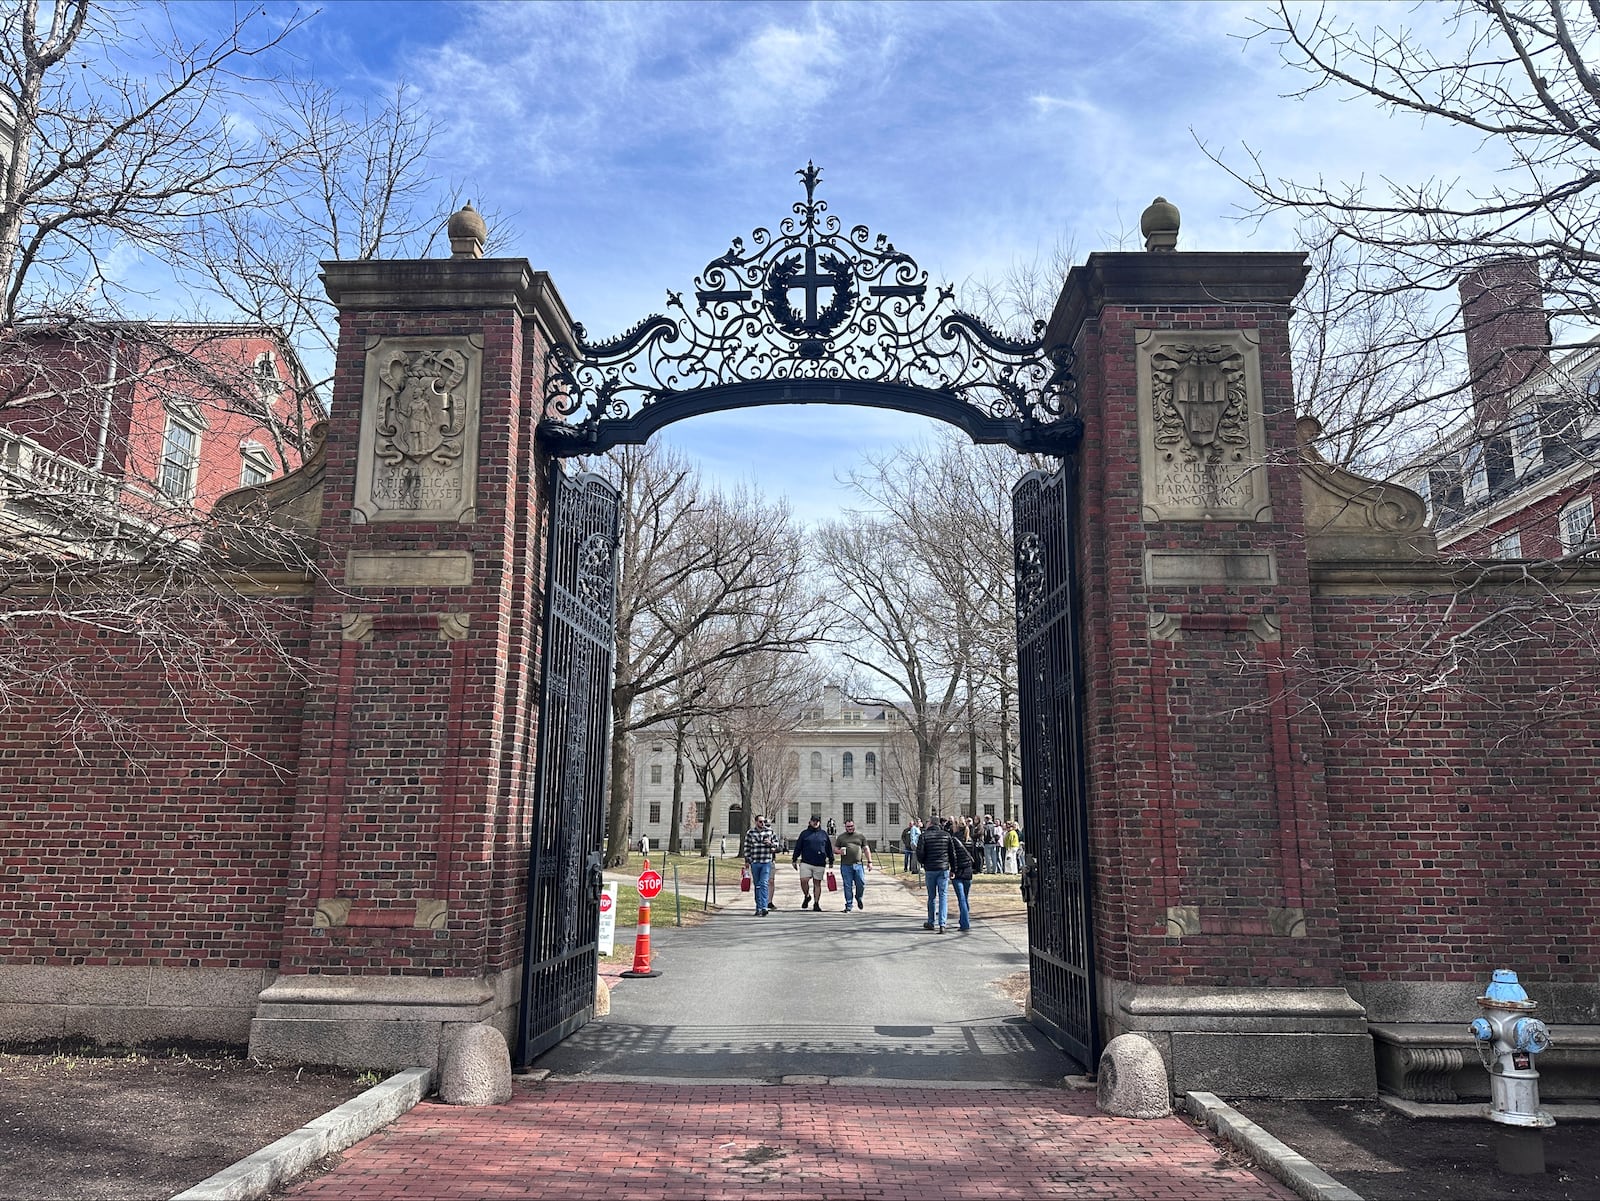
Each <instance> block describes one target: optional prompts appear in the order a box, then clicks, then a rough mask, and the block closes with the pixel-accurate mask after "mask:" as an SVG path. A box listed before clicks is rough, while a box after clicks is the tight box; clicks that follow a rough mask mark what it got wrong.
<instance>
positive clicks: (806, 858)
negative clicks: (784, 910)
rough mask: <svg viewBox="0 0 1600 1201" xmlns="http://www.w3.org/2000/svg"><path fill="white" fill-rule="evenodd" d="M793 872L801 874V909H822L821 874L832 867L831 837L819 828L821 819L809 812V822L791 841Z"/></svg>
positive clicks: (815, 911)
mask: <svg viewBox="0 0 1600 1201" xmlns="http://www.w3.org/2000/svg"><path fill="white" fill-rule="evenodd" d="M792 862H793V864H794V869H795V871H797V872H799V873H800V892H801V894H802V895H803V896H804V898H805V899H804V900H803V901H801V902H800V908H802V909H804V908H806V906H808V905H809V906H810V907H811V912H813V913H821V912H822V877H823V874H824V873H825V872H826V871H827V869H828V868H830V867H832V866H833V839H831V838H829V837H828V832H827V831H826V830H824V829H823V828H822V818H821V817H820V816H818V815H817V814H815V813H813V814H812V815H811V824H810V825H808V826H807V827H806V828H805V830H804V831H802V832H801V834H800V837H799V838H797V839H795V840H794V857H793V860H792Z"/></svg>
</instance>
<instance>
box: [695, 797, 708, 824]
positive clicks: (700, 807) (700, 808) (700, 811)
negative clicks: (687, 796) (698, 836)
mask: <svg viewBox="0 0 1600 1201" xmlns="http://www.w3.org/2000/svg"><path fill="white" fill-rule="evenodd" d="M694 824H695V825H697V826H703V825H705V824H706V803H705V802H704V801H696V802H695V803H694Z"/></svg>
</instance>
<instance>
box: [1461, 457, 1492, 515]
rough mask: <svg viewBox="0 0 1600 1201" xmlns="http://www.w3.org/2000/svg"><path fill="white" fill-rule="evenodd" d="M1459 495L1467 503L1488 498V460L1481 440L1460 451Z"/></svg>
mask: <svg viewBox="0 0 1600 1201" xmlns="http://www.w3.org/2000/svg"><path fill="white" fill-rule="evenodd" d="M1461 497H1462V499H1463V500H1465V501H1466V502H1467V504H1469V505H1475V504H1480V503H1482V502H1483V501H1486V500H1488V499H1489V462H1488V455H1486V454H1485V453H1484V448H1483V443H1482V442H1474V443H1473V444H1472V445H1471V446H1469V447H1467V449H1466V450H1464V451H1462V452H1461Z"/></svg>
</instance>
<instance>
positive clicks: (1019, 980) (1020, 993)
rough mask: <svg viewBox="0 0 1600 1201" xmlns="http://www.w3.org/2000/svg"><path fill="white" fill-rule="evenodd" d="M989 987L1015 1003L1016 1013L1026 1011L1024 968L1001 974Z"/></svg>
mask: <svg viewBox="0 0 1600 1201" xmlns="http://www.w3.org/2000/svg"><path fill="white" fill-rule="evenodd" d="M989 987H990V988H992V989H994V990H995V992H997V993H999V994H1000V995H1001V996H1002V997H1004V998H1005V999H1006V1000H1008V1001H1010V1002H1011V1003H1012V1004H1013V1005H1015V1006H1016V1007H1017V1012H1018V1013H1026V1012H1027V1011H1028V973H1027V971H1026V970H1024V971H1020V972H1012V973H1011V974H1010V975H1009V976H1001V977H1000V979H998V980H996V981H994V982H993V983H991V984H990V985H989Z"/></svg>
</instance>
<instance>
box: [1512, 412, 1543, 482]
mask: <svg viewBox="0 0 1600 1201" xmlns="http://www.w3.org/2000/svg"><path fill="white" fill-rule="evenodd" d="M1511 453H1512V455H1513V456H1514V457H1515V459H1516V464H1517V471H1518V472H1521V473H1526V472H1529V471H1532V470H1533V469H1534V468H1536V467H1538V466H1539V464H1540V463H1542V462H1544V434H1543V432H1542V431H1541V430H1540V429H1539V414H1538V413H1536V412H1533V413H1524V414H1522V415H1521V416H1520V417H1518V418H1517V421H1516V424H1515V425H1514V426H1512V429H1511Z"/></svg>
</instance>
